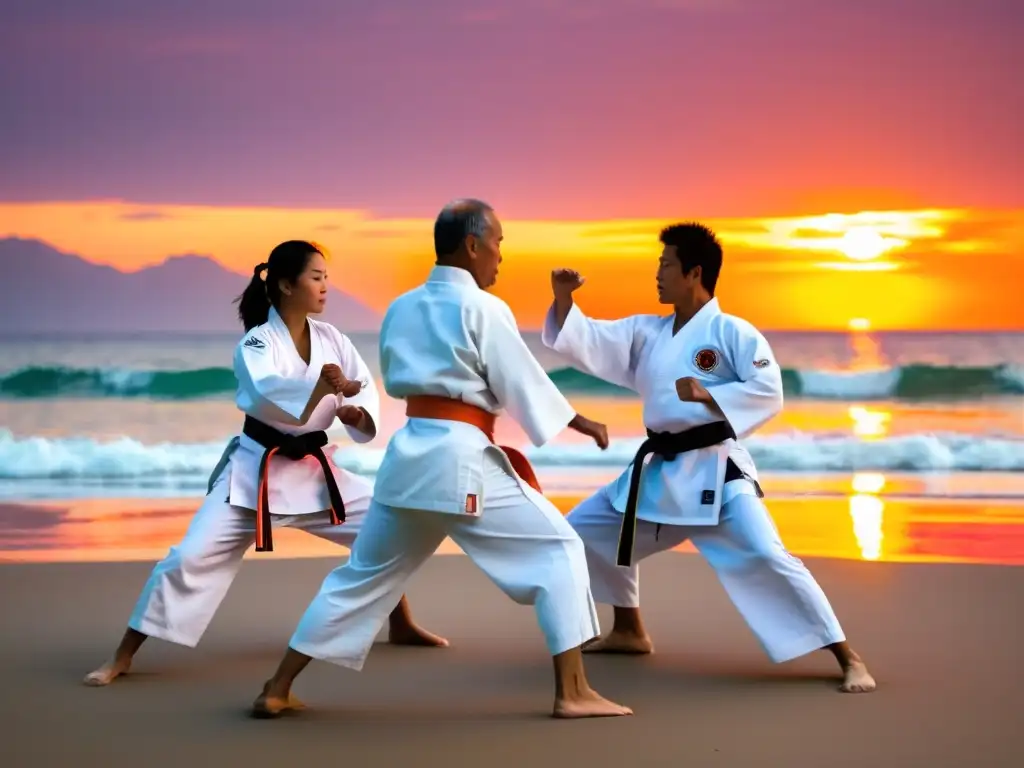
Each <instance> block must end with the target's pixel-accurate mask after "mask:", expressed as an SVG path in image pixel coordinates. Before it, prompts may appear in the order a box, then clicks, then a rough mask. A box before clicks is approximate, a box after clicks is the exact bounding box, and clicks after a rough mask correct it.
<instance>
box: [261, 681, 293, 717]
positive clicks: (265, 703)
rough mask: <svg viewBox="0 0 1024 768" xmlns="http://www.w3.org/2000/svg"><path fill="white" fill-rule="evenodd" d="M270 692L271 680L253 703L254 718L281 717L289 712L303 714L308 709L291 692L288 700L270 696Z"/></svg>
mask: <svg viewBox="0 0 1024 768" xmlns="http://www.w3.org/2000/svg"><path fill="white" fill-rule="evenodd" d="M268 690H270V681H269V680H268V681H267V682H266V684H265V685H264V686H263V692H262V693H261V694H260V695H259V696H257V697H256V701H254V702H253V703H252V716H253V717H258V718H262V719H268V718H275V717H281V715H285V714H288V713H289V712H301V711H302V710H304V709H305V708H306V705H305V704H303V703H302V702H301V701H299V700H298V699H297V698H296V697H295V694H293V693H292V692H291V691H289V692H288V698H286V699H282V698H280V697H277V696H268V695H267V691H268Z"/></svg>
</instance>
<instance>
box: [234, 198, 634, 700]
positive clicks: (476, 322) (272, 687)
mask: <svg viewBox="0 0 1024 768" xmlns="http://www.w3.org/2000/svg"><path fill="white" fill-rule="evenodd" d="M501 241H502V229H501V223H500V222H499V221H498V219H497V217H496V216H495V214H494V211H493V210H492V209H491V208H490V206H488V205H486V204H484V203H482V202H479V201H476V200H462V201H457V202H455V203H452V204H450V205H448V206H447V207H446V208H445V209H444V210H443V211H442V212H441V214H440V216H439V217H438V219H437V221H436V223H435V225H434V248H435V252H436V254H437V262H436V266H435V267H434V269H433V270H432V271H431V273H430V276H429V277H428V279H427V281H426V283H425V284H424V285H422V286H420V287H418V288H416V289H414V290H412V291H410V292H408V293H406V294H405V295H403V296H400V297H399V298H398V299H396V300H395V301H394V302H393V303H392V304H391V306H390V307H389V308H388V311H387V313H386V315H385V317H384V321H383V324H382V327H381V333H380V364H381V377H382V379H383V381H384V388H385V391H386V392H387V393H388V394H389V395H390V396H392V397H395V398H400V399H404V400H406V413H407V415H408V416H409V420H408V421H407V423H406V424H405V426H404V427H402V429H400V430H399V431H398V432H396V433H395V434H394V435H393V436H392V438H391V440H390V442H389V443H388V447H387V451H386V452H385V455H384V459H383V461H382V463H381V466H380V469H379V470H378V472H377V479H376V485H375V487H374V495H373V502H372V504H371V506H370V509H369V511H368V512H367V517H366V522H365V524H364V526H363V529H362V531H361V532H360V534H359V538H357V539H356V542H355V545H354V547H353V549H352V554H351V556H350V557H349V560H348V562H347V563H346V564H345V565H343V566H341V567H339V568H337V569H335V570H334V571H332V572H331V573H330V574H329V575H328V576H327V578H326V579H325V580H324V583H323V586H322V587H321V589H320V593H319V594H318V595H317V596H316V597H315V598H314V600H313V601H312V603H311V604H310V606H309V608H308V609H307V610H306V613H305V615H304V616H303V617H302V619H301V621H300V622H299V625H298V628H297V629H296V630H295V634H294V636H293V637H292V640H291V643H290V647H289V648H288V650H287V652H286V654H285V656H284V658H283V660H282V661H281V664H280V666H279V668H278V670H277V672H276V673H275V675H274V677H273V678H272V679H271V680H270V681H268V683H267V685H266V687H265V688H264V692H263V693H262V694H261V695H260V696H259V697H258V698H257V699H256V701H255V703H254V705H253V714H254V715H256V716H258V717H275V716H277V715H280V714H281V713H282V712H285V711H287V710H289V709H294V708H297V707H298V706H301V705H297V704H296V703H295V699H294V698H291V686H292V683H293V681H294V680H295V677H296V676H297V675H298V674H299V673H300V672H301V671H302V670H303V669H304V668H305V667H306V665H307V664H308V663H309V661H310V660H311V659H322V660H324V661H329V662H333V663H335V664H338V665H340V666H343V667H348V668H351V669H356V670H359V669H361V668H362V666H363V663H364V662H365V660H366V657H367V654H368V653H369V651H370V647H371V644H372V642H373V638H374V636H375V635H376V634H377V631H378V629H379V628H380V626H381V623H382V622H383V621H384V619H385V618H386V617H387V615H388V612H389V611H390V610H391V609H392V608H393V607H394V606H395V604H396V603H397V602H398V600H399V597H400V596H401V594H402V588H403V586H404V584H405V582H406V580H407V579H408V578H409V577H410V576H411V575H412V574H413V573H414V572H415V571H416V570H417V569H419V568H420V566H422V565H423V563H424V562H425V561H426V560H427V558H429V557H430V556H431V555H432V554H433V553H434V551H435V550H436V549H437V548H438V546H439V545H440V544H441V542H442V541H444V539H445V537H449V536H450V537H451V538H452V539H453V540H454V541H455V543H456V544H458V546H459V547H460V548H461V549H462V550H463V552H465V553H466V555H468V556H469V558H470V559H471V560H472V561H473V562H474V563H475V564H476V565H477V566H478V567H479V568H480V569H481V570H483V571H484V573H486V574H487V575H488V576H489V577H490V578H491V580H492V581H493V582H494V583H495V584H496V585H497V586H498V587H499V588H500V589H501V590H502V591H504V592H505V594H506V595H508V596H509V597H511V598H512V599H513V600H515V601H516V602H517V603H520V604H524V605H533V606H534V609H535V611H536V614H537V619H538V622H539V624H540V628H541V630H542V632H543V634H544V639H545V641H546V643H547V646H548V649H549V651H550V653H551V655H552V656H553V657H554V664H555V702H554V711H553V714H554V716H555V717H563V718H579V717H606V716H616V715H629V714H632V712H631V710H630V709H629V708H627V707H624V706H621V705H619V704H616V703H614V702H611V701H608V700H607V699H605V698H603V697H601V696H600V695H598V693H597V692H596V691H594V690H593V689H592V688H590V686H589V684H588V683H587V679H586V675H585V673H584V668H583V657H582V654H581V647H582V645H583V644H584V643H585V642H587V641H588V640H592V639H594V638H595V637H597V636H599V634H600V628H599V626H598V621H597V613H596V609H595V606H594V602H593V598H592V596H591V593H590V582H589V578H588V576H587V564H586V555H585V554H584V551H583V542H582V541H580V538H579V536H577V535H576V533H575V532H574V531H573V530H572V528H571V527H570V526H569V524H568V523H567V522H566V521H565V518H564V517H562V515H561V513H560V512H559V511H558V509H557V508H556V507H555V506H554V505H553V504H551V503H550V502H549V501H547V499H545V498H544V497H543V496H542V495H541V494H540V493H538V492H537V490H535V487H536V480H535V479H534V478H533V475H532V471H530V469H529V465H528V463H526V462H525V460H524V459H523V458H522V456H521V454H518V453H517V452H514V451H511V450H510V449H505V448H501V447H499V446H496V445H494V443H493V422H494V417H495V414H496V413H497V412H498V411H500V410H502V409H504V410H506V411H507V412H508V413H509V415H511V416H512V418H513V419H515V421H516V422H518V423H519V425H520V426H522V428H523V429H524V430H525V432H526V433H527V435H529V437H530V440H531V441H532V442H533V444H534V445H538V446H539V445H543V444H544V443H546V442H548V441H549V440H551V439H552V438H553V437H555V436H556V435H557V434H558V433H559V432H561V431H562V430H563V429H565V428H566V427H567V426H568V427H571V428H573V429H575V430H577V431H579V432H582V433H583V434H586V435H588V436H590V437H592V438H594V440H595V441H596V442H597V443H598V445H600V446H601V447H602V448H605V447H607V444H608V440H607V430H606V429H605V428H604V426H603V425H601V424H596V423H595V422H592V421H590V420H589V419H585V418H583V417H582V416H579V415H578V414H576V413H575V411H574V410H573V408H572V406H571V405H569V403H568V402H567V401H566V399H565V398H564V397H563V396H562V394H561V393H560V392H559V391H558V389H557V388H556V387H555V385H554V384H553V383H552V381H551V379H550V378H548V375H547V374H546V373H545V371H544V369H543V368H541V366H540V364H539V363H538V362H537V360H536V359H535V358H534V357H533V355H532V354H531V353H530V351H529V349H528V348H527V346H526V344H525V342H524V341H523V339H522V337H521V336H520V334H519V330H518V328H517V326H516V321H515V318H514V317H513V315H512V312H511V310H510V309H509V307H508V305H507V304H505V302H503V301H502V300H501V299H498V298H497V297H495V296H492V295H491V294H489V293H487V292H486V291H485V289H486V288H489V287H490V286H492V285H493V284H494V282H495V280H496V279H497V276H498V265H499V264H500V263H501V252H500V244H501ZM517 465H518V466H519V467H520V470H521V471H520V472H517V471H516V469H515V468H514V467H515V466H517Z"/></svg>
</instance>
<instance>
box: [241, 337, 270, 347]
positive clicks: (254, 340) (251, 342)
mask: <svg viewBox="0 0 1024 768" xmlns="http://www.w3.org/2000/svg"><path fill="white" fill-rule="evenodd" d="M242 346H244V347H248V348H249V349H266V348H267V345H266V342H264V341H263V339H261V338H260V337H259V336H250V337H249V338H248V339H246V340H245V341H243V342H242Z"/></svg>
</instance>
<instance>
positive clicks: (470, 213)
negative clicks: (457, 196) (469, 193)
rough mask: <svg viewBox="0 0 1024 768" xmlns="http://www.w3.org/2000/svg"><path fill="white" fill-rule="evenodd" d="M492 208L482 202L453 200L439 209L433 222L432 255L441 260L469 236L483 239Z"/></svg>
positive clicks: (471, 199) (453, 251)
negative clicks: (488, 215)
mask: <svg viewBox="0 0 1024 768" xmlns="http://www.w3.org/2000/svg"><path fill="white" fill-rule="evenodd" d="M493 210H494V209H493V208H491V206H489V205H488V204H487V203H485V202H483V201H482V200H475V199H473V198H465V199H462V200H453V201H452V202H450V203H448V205H446V206H445V207H444V208H442V209H441V213H439V214H438V215H437V219H436V220H435V221H434V254H435V255H436V256H437V258H439V259H441V258H444V257H446V256H451V255H453V254H454V253H455V252H456V251H458V250H459V248H460V247H461V246H462V244H463V243H464V242H466V238H467V237H469V236H470V235H476V236H477V237H483V236H484V234H485V233H486V232H487V227H488V226H489V223H488V221H487V214H488V213H490V212H493Z"/></svg>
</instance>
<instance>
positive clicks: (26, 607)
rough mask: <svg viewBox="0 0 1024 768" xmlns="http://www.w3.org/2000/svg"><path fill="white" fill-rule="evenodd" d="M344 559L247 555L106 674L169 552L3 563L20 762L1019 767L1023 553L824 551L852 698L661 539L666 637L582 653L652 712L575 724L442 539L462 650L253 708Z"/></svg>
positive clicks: (654, 589)
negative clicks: (1001, 560)
mask: <svg viewBox="0 0 1024 768" xmlns="http://www.w3.org/2000/svg"><path fill="white" fill-rule="evenodd" d="M337 562H338V560H337V559H334V558H332V559H299V560H275V561H267V560H261V559H260V558H259V557H250V561H249V562H247V563H246V564H245V566H244V567H243V568H242V571H241V574H240V576H239V578H238V580H237V581H236V583H235V585H234V587H233V589H232V591H231V592H230V593H229V594H228V597H227V599H226V600H225V603H224V604H223V606H222V609H221V611H220V613H219V614H218V615H217V616H216V617H215V618H214V620H213V623H212V625H211V627H210V630H209V632H208V634H207V635H206V637H205V638H204V640H203V642H202V643H201V644H200V646H199V647H198V648H196V649H191V650H190V649H184V648H178V647H175V646H171V645H168V644H165V643H160V642H158V641H151V642H150V643H149V644H148V645H147V646H146V647H145V648H144V649H143V651H142V653H141V654H140V655H139V657H138V659H137V662H136V667H135V670H134V673H133V674H132V675H130V676H129V677H127V678H125V679H124V680H122V681H120V682H119V683H115V684H114V685H112V686H110V687H109V688H105V689H90V688H86V687H84V686H82V685H81V684H80V680H81V677H82V676H83V675H84V674H85V673H86V672H88V671H89V670H90V669H92V668H93V667H94V666H96V665H97V664H98V663H100V662H101V661H102V660H103V659H104V658H105V657H106V656H107V654H108V653H109V652H110V650H111V648H112V646H113V644H114V643H115V642H116V641H117V639H118V637H119V635H120V632H121V631H122V628H123V626H124V621H125V619H126V617H127V613H128V611H129V609H130V607H131V604H132V602H133V601H134V600H135V597H136V595H137V594H138V590H139V588H140V587H141V585H142V583H143V580H144V579H145V577H146V575H147V574H148V572H149V569H150V567H151V563H148V562H135V563H77V564H52V563H47V564H36V563H31V564H5V565H0V607H2V613H0V615H2V616H3V617H4V631H3V633H2V638H3V639H2V643H3V645H2V651H3V653H2V654H0V665H2V669H3V672H2V674H3V679H4V682H5V685H4V686H3V689H2V693H0V712H2V716H3V723H4V733H5V738H4V742H5V754H6V759H5V765H9V766H17V767H20V766H26V767H28V766H44V765H46V766H51V765H52V766H65V765H67V766H71V765H76V766H78V765H84V764H89V763H93V764H96V765H105V766H110V767H112V768H116V766H140V765H145V766H165V765H166V766H172V765H173V766H180V765H195V766H207V765H221V766H235V765H239V766H280V765H290V766H301V765H310V766H312V765H325V764H329V763H330V764H333V763H343V764H353V765H366V766H382V767H384V766H403V765H419V766H432V765H445V766H462V765H465V766H473V767H474V768H479V766H485V765H486V766H517V767H518V766H538V768H539V767H541V766H562V767H566V766H569V765H570V763H575V762H579V763H580V764H581V765H587V766H592V767H596V766H605V765H617V764H625V765H630V766H667V765H683V766H758V768H761V767H762V766H763V767H764V768H769V767H770V766H786V768H802V767H804V766H806V768H821V767H822V766H829V768H833V767H834V768H840V767H842V766H858V768H862V767H863V766H915V767H916V766H930V767H931V766H956V768H961V767H962V766H969V765H977V766H979V767H980V766H985V767H986V768H998V767H1001V766H1007V768H1010V766H1020V765H1022V764H1024V742H1022V741H1021V734H1020V725H1019V723H1020V720H1019V718H1020V712H1022V711H1024V671H1022V670H1024V667H1022V664H1021V661H1020V651H1019V644H1020V637H1021V636H1022V633H1024V619H1022V618H1021V611H1020V606H1021V595H1022V594H1024V569H1022V568H1017V567H1006V566H985V565H949V564H932V565H920V564H892V563H881V562H854V561H836V560H817V559H814V560H808V561H807V562H808V565H809V566H810V567H811V569H812V570H813V571H814V573H815V574H816V575H817V576H818V578H819V580H820V581H821V583H822V585H823V587H824V588H825V590H826V592H827V593H828V594H829V596H830V599H831V600H832V602H833V604H834V605H835V607H836V609H837V611H838V612H839V614H840V618H841V620H842V621H843V624H844V626H845V628H846V631H847V633H848V634H849V635H850V636H851V639H852V640H853V641H854V643H855V645H856V647H857V648H858V649H859V650H860V651H861V653H862V654H863V655H864V656H865V657H866V659H867V660H868V661H869V662H870V663H871V666H872V670H873V672H874V673H875V675H876V676H877V678H878V679H879V682H880V688H879V690H878V691H877V692H876V693H874V694H870V695H859V696H856V695H843V694H840V693H838V692H836V690H835V689H836V679H835V678H834V673H833V662H832V660H831V658H830V657H828V656H827V655H826V654H824V653H821V654H815V655H813V656H812V657H807V658H804V659H800V660H797V661H795V662H790V663H788V664H784V665H779V666H774V665H772V664H770V663H769V662H768V661H767V660H766V658H765V657H764V655H763V654H762V652H761V651H760V648H759V647H758V645H757V644H756V642H755V641H754V639H753V638H752V636H751V635H750V633H749V631H748V630H747V629H746V627H745V625H744V624H743V622H742V621H741V620H740V619H739V617H738V616H737V615H736V613H735V612H734V611H733V609H732V607H731V605H730V604H729V602H728V600H727V599H726V597H725V595H724V593H723V591H722V590H721V588H720V586H719V585H718V583H717V581H716V580H715V578H714V575H713V574H712V573H711V571H710V570H709V569H708V567H707V566H706V565H705V564H704V563H703V561H702V560H701V559H700V558H698V557H695V556H688V555H681V554H667V555H663V556H660V557H657V558H653V559H651V560H648V561H645V564H644V601H645V606H646V612H647V619H648V623H649V626H650V629H651V631H652V633H653V635H654V638H655V642H656V644H657V653H656V654H655V655H654V656H651V657H648V658H632V659H630V658H608V657H604V658H592V657H591V658H590V659H589V662H588V669H589V672H590V676H591V678H592V682H593V684H594V685H595V687H597V688H598V689H599V690H600V691H602V692H603V693H605V694H606V695H608V696H610V697H613V698H616V699H618V700H621V701H622V702H624V703H627V704H629V705H630V706H632V707H634V709H635V710H636V716H635V717H632V718H623V719H616V720H592V721H580V722H558V721H553V720H551V719H549V718H548V717H547V714H548V711H549V708H550V701H551V693H552V692H551V681H550V661H549V660H548V659H547V657H546V654H545V651H544V647H543V644H542V641H541V638H540V633H539V631H538V629H537V627H536V624H535V622H534V619H533V614H532V611H531V610H530V609H529V608H526V607H522V606H517V605H515V604H513V603H512V602H511V601H509V600H508V599H506V598H505V597H504V596H503V595H501V593H500V592H499V591H498V590H497V589H496V588H495V587H494V586H493V585H491V584H490V582H488V581H487V580H486V578H485V577H484V576H483V575H482V574H481V573H480V572H479V571H477V570H476V569H475V568H474V566H473V565H472V564H471V563H470V562H469V561H468V559H467V558H465V557H437V558H433V559H432V560H431V561H429V562H428V563H427V565H426V566H425V567H424V569H423V570H422V571H421V572H420V573H419V574H417V576H416V577H415V578H414V580H413V581H412V582H411V583H410V586H409V595H410V598H411V600H412V602H413V607H414V611H415V613H416V615H417V618H418V619H419V620H420V621H421V622H422V623H423V624H424V625H425V626H427V627H429V628H430V629H433V630H435V631H438V632H441V633H443V634H445V635H446V636H448V637H449V638H450V639H451V641H452V643H453V646H452V647H451V648H449V649H404V648H393V647H390V646H388V645H386V644H381V645H378V646H376V647H375V649H374V651H373V653H372V655H371V657H370V660H369V662H368V663H367V666H366V668H365V669H364V671H363V672H361V673H354V672H350V671H346V670H343V669H340V668H335V667H332V666H330V665H327V664H324V663H315V664H314V666H312V667H311V668H310V669H309V670H308V671H307V674H306V675H305V676H304V677H303V678H302V679H301V680H300V682H299V684H298V686H297V693H298V694H299V695H300V696H302V697H303V698H304V699H305V700H306V702H307V703H308V704H309V705H310V706H311V707H312V708H313V709H311V711H309V712H308V713H306V714H305V715H304V716H302V717H299V718H296V719H291V720H282V721H270V722H268V721H254V720H251V719H249V718H248V706H249V704H250V702H251V700H252V699H253V697H254V696H255V695H256V694H257V693H258V691H259V688H260V686H261V684H262V682H263V680H264V679H265V678H266V677H267V676H268V675H269V674H270V673H271V672H272V670H273V668H274V666H275V665H276V662H277V660H278V658H279V654H280V652H281V650H282V649H283V647H284V645H285V643H286V642H287V639H288V637H289V635H290V633H291V630H292V629H293V627H294V624H295V622H296V620H297V619H298V618H299V616H300V615H301V612H302V611H303V609H304V608H305V605H306V603H307V601H308V599H309V598H310V597H311V596H312V595H313V593H314V592H315V590H316V588H317V587H318V585H319V583H320V580H321V578H322V577H323V575H324V574H325V573H326V572H327V571H328V570H329V569H330V568H331V567H332V566H333V565H334V564H335V563H337ZM608 619H609V614H608V611H607V610H606V609H604V608H602V621H604V622H605V624H606V628H607V624H608Z"/></svg>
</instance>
